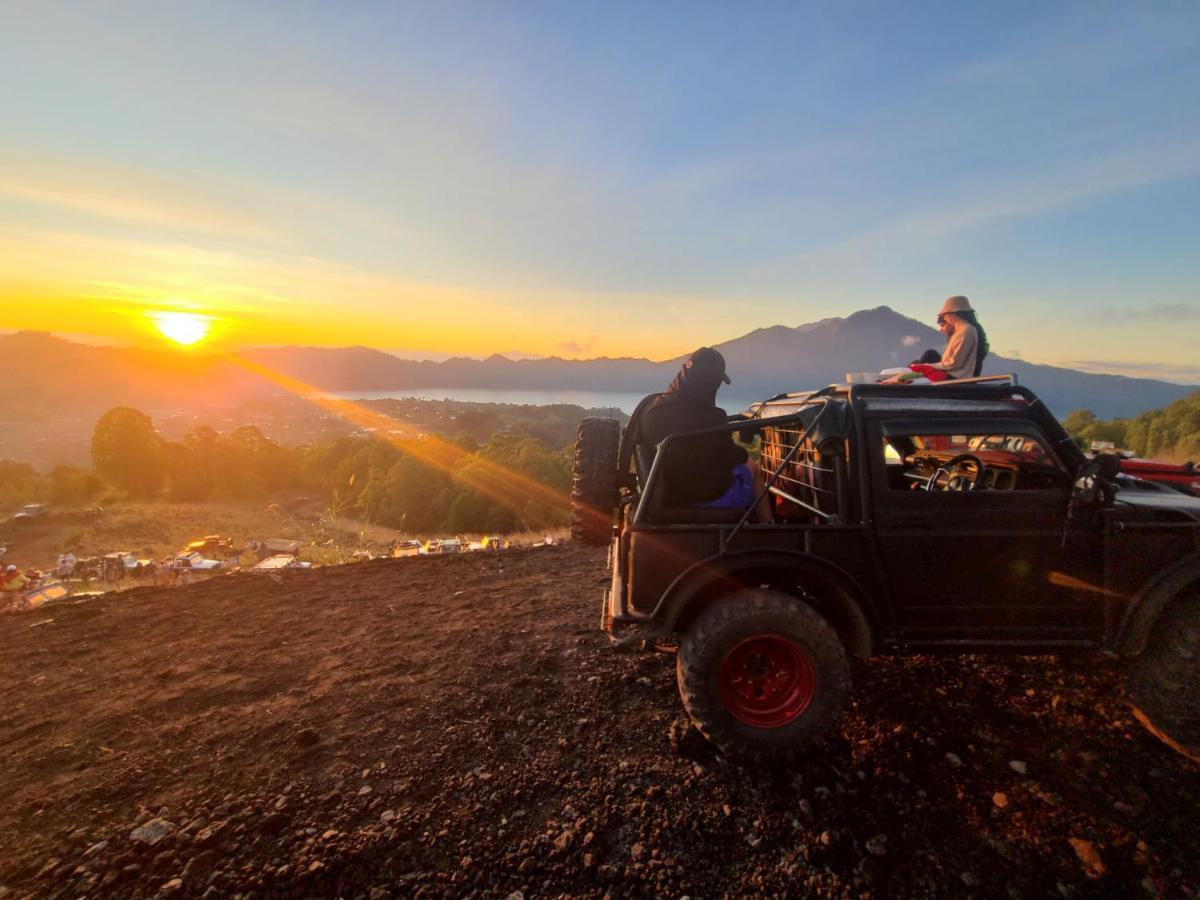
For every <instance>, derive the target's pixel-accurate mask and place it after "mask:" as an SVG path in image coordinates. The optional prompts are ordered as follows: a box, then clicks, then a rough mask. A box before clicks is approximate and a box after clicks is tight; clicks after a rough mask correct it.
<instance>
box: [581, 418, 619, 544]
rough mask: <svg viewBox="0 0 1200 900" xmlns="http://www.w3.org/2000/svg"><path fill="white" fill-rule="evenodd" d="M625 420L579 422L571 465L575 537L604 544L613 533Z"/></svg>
mask: <svg viewBox="0 0 1200 900" xmlns="http://www.w3.org/2000/svg"><path fill="white" fill-rule="evenodd" d="M620 442H621V423H620V422H618V421H617V420H616V419H602V418H594V417H593V418H587V419H584V420H583V421H582V422H580V423H579V432H578V434H577V436H576V438H575V462H574V465H573V466H572V469H571V537H573V538H574V539H575V540H577V541H582V542H583V543H585V544H593V545H602V544H606V543H608V541H609V539H610V538H611V537H612V521H613V508H614V507H615V506H616V505H617V446H618V445H619V444H620Z"/></svg>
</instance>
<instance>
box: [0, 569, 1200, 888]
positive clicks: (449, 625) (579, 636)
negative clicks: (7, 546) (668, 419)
mask: <svg viewBox="0 0 1200 900" xmlns="http://www.w3.org/2000/svg"><path fill="white" fill-rule="evenodd" d="M605 575H606V573H605V570H604V553H603V551H600V550H590V549H581V548H578V547H575V546H565V547H555V548H545V549H539V550H527V551H517V552H513V553H505V554H500V555H496V556H490V555H471V556H466V557H458V558H453V557H451V558H436V557H430V558H415V559H407V560H392V561H376V562H368V563H363V564H360V565H355V566H347V567H329V568H325V569H316V570H312V571H309V572H303V573H284V574H283V575H282V576H280V577H278V578H270V577H255V576H250V575H239V576H228V577H225V578H219V579H215V580H212V581H209V582H205V583H201V584H196V585H192V586H190V587H187V588H180V589H175V590H165V589H139V590H135V591H131V592H127V593H125V594H123V595H121V596H120V597H115V596H112V595H108V596H105V597H102V598H100V599H97V600H92V601H88V602H83V603H78V604H76V605H68V606H61V607H57V608H49V609H43V610H41V611H34V612H30V613H17V614H10V615H6V616H0V646H2V647H3V648H4V652H3V657H2V659H3V664H2V665H0V710H2V712H0V746H3V747H4V748H5V765H4V766H3V767H0V798H3V802H0V896H9V895H15V896H26V895H31V896H35V897H40V896H81V895H88V896H99V895H120V896H127V897H150V896H155V895H156V894H159V893H162V894H170V893H174V895H175V896H180V897H200V896H209V897H215V896H232V895H234V894H237V893H241V894H243V895H249V894H252V895H254V896H277V897H294V896H347V897H354V896H370V897H373V898H382V897H389V896H428V897H434V896H447V897H450V896H453V897H459V896H466V895H471V894H472V893H474V892H479V893H480V894H481V895H484V896H501V897H503V896H507V895H509V894H510V892H512V891H521V892H523V895H524V896H534V895H537V896H542V895H559V894H569V895H575V896H596V897H599V896H601V895H604V894H605V893H606V892H611V894H613V895H624V896H654V895H662V896H679V895H682V894H690V895H693V896H695V895H703V896H718V895H720V894H723V893H729V894H733V895H745V894H751V893H754V894H771V893H774V894H782V893H793V894H796V893H808V894H812V895H820V896H836V897H848V896H863V895H865V894H867V893H870V894H872V895H874V896H914V895H922V896H948V897H949V896H960V895H962V894H963V893H964V891H966V890H967V889H968V888H969V889H970V890H971V891H972V892H973V893H975V894H977V895H979V896H999V897H1007V896H1034V895H1038V896H1040V895H1045V894H1047V893H1054V894H1056V895H1061V896H1068V897H1089V896H1100V895H1105V896H1126V897H1129V896H1143V895H1145V896H1151V895H1156V894H1157V895H1163V896H1187V895H1190V894H1194V889H1195V885H1196V884H1197V883H1200V861H1198V860H1197V857H1196V856H1195V853H1194V852H1193V851H1194V846H1195V821H1196V815H1197V810H1198V807H1200V770H1198V769H1197V767H1196V766H1195V765H1194V764H1191V763H1188V762H1187V761H1186V760H1183V759H1182V758H1181V757H1177V756H1175V755H1173V754H1172V753H1171V752H1170V751H1168V750H1167V749H1166V748H1164V747H1163V746H1161V745H1160V744H1158V743H1157V742H1156V741H1155V740H1153V739H1152V738H1151V737H1150V736H1149V735H1147V734H1145V733H1143V732H1142V730H1141V729H1140V728H1139V727H1138V726H1137V725H1136V723H1135V722H1134V721H1133V719H1132V717H1131V716H1130V715H1129V714H1128V713H1127V711H1126V709H1125V708H1124V706H1123V705H1122V703H1121V702H1120V700H1119V697H1120V689H1119V687H1118V685H1119V678H1118V672H1117V669H1116V667H1115V665H1114V664H1112V663H1111V662H1106V661H1098V660H1097V659H1095V658H1092V657H1088V658H1086V659H1083V660H1080V661H1077V662H1071V661H1067V662H1059V661H1056V660H1054V659H1050V658H1010V659H986V660H985V659H982V658H978V657H968V658H964V659H954V658H936V659H935V658H929V657H917V658H912V659H906V660H876V661H872V662H871V663H869V664H867V665H863V666H860V667H858V669H857V670H856V675H855V677H856V688H857V690H856V701H855V703H854V704H853V706H852V708H851V709H850V711H849V712H848V714H847V716H846V718H845V719H844V720H843V723H842V725H841V727H840V729H839V731H838V733H837V735H836V737H835V739H834V740H833V742H832V744H831V745H830V746H829V747H828V748H826V749H825V751H824V752H821V753H814V754H813V756H812V758H811V759H810V760H809V761H807V762H805V763H803V764H801V765H799V766H798V767H797V768H795V769H794V770H792V771H788V772H776V773H764V772H754V771H746V770H743V769H741V768H738V767H736V766H733V765H730V764H729V763H727V762H726V761H725V760H723V759H722V758H720V757H719V756H717V755H716V754H715V753H714V752H713V751H712V750H711V748H710V747H709V745H708V744H706V743H705V742H704V741H702V740H700V739H698V738H697V737H696V736H695V734H694V733H691V732H688V731H687V730H686V729H684V728H680V727H679V726H678V725H677V722H678V720H679V706H678V698H677V695H676V692H675V685H674V665H673V660H672V657H671V656H669V655H666V654H661V653H660V654H648V655H637V656H634V655H626V654H619V653H616V652H614V651H613V650H612V649H611V648H610V647H609V646H608V644H607V641H606V639H605V638H604V636H603V635H602V634H600V633H599V632H597V630H596V626H595V623H596V619H597V608H598V604H599V596H600V593H601V591H602V590H603V586H604V582H605V580H606V577H605ZM10 892H11V894H10Z"/></svg>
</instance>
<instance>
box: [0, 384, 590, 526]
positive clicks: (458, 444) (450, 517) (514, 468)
mask: <svg viewBox="0 0 1200 900" xmlns="http://www.w3.org/2000/svg"><path fill="white" fill-rule="evenodd" d="M91 453H92V465H93V471H91V472H87V471H84V470H81V469H76V468H72V467H68V466H60V467H58V468H57V469H55V470H54V471H53V472H51V473H50V475H48V476H43V475H40V474H39V473H37V472H36V471H35V470H34V469H33V467H32V466H29V465H27V464H24V463H11V462H3V463H0V497H2V498H4V499H5V501H6V502H8V503H9V504H19V503H22V502H30V500H31V498H34V499H39V500H50V501H52V502H59V503H82V502H87V501H89V500H92V499H94V498H97V497H100V496H101V495H102V494H103V493H104V492H106V491H113V490H115V491H117V492H119V493H120V494H121V495H124V496H126V497H129V498H135V499H141V500H159V499H162V500H172V501H201V500H212V499H247V500H258V501H268V502H269V501H272V500H279V499H289V498H291V497H294V496H295V495H297V494H305V495H308V496H312V497H314V498H320V499H321V500H322V502H325V503H328V504H329V507H330V509H331V511H333V512H334V513H336V514H338V515H343V516H355V517H359V518H365V519H367V520H368V521H370V522H373V523H376V524H380V525H386V526H389V527H392V528H396V529H400V530H404V531H411V532H449V533H461V532H511V531H523V530H535V529H544V528H551V527H557V526H561V525H565V524H566V523H567V522H568V520H569V510H568V505H567V502H568V501H567V494H568V492H569V490H570V480H571V471H570V470H571V460H570V453H569V451H568V449H565V448H564V449H554V448H551V447H547V446H546V445H545V444H543V443H542V442H541V441H539V440H537V439H536V438H531V437H523V436H519V435H513V434H509V433H503V432H502V433H497V434H494V435H492V436H491V437H490V438H489V439H488V440H487V441H486V442H485V443H483V444H482V445H481V444H480V443H478V442H477V441H476V440H474V439H473V438H471V437H470V436H468V435H462V436H460V437H458V438H456V439H454V440H448V439H446V438H444V437H441V436H437V435H430V436H429V437H427V438H422V439H413V440H385V439H383V438H380V437H344V438H340V439H338V440H336V441H333V442H332V443H325V444H309V445H302V446H296V447H285V446H282V445H280V444H278V443H276V442H275V441H273V440H271V439H270V438H268V437H266V436H265V435H264V434H263V433H262V432H261V431H260V430H259V429H258V428H256V427H254V426H252V425H246V426H242V427H241V428H238V429H236V430H234V431H233V432H231V433H229V434H221V433H219V432H217V431H216V430H214V429H212V428H209V427H207V426H202V427H199V428H196V429H194V430H193V431H191V432H190V433H189V434H187V435H185V436H184V437H183V438H182V439H180V440H178V441H170V440H166V439H165V438H163V437H162V436H161V435H160V434H159V433H158V431H157V430H156V429H155V427H154V423H153V421H152V420H151V419H150V417H149V416H148V415H146V414H145V413H144V412H141V411H139V410H136V409H131V408H129V407H116V408H114V409H111V410H109V411H108V412H106V413H105V414H104V415H103V416H101V417H100V419H99V421H97V423H96V427H95V429H94V431H93V434H92V444H91Z"/></svg>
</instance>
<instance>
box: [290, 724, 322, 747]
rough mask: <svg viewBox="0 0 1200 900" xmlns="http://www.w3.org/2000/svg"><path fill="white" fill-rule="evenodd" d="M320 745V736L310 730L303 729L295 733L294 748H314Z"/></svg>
mask: <svg viewBox="0 0 1200 900" xmlns="http://www.w3.org/2000/svg"><path fill="white" fill-rule="evenodd" d="M319 743H321V736H320V735H319V734H317V732H316V731H315V730H314V729H312V728H303V729H301V730H300V731H298V732H296V746H297V747H303V748H306V749H307V748H310V747H315V746H317V744H319Z"/></svg>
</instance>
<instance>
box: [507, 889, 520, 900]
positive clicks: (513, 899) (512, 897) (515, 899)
mask: <svg viewBox="0 0 1200 900" xmlns="http://www.w3.org/2000/svg"><path fill="white" fill-rule="evenodd" d="M504 900H525V893H524V892H523V891H513V892H512V893H511V894H507V895H505V897H504Z"/></svg>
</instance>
